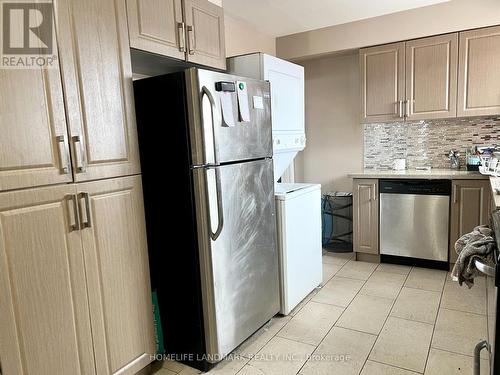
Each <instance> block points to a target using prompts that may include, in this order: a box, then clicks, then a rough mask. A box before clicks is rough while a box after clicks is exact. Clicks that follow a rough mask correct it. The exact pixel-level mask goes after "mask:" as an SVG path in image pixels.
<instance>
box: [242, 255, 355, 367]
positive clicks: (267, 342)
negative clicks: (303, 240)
mask: <svg viewBox="0 0 500 375" xmlns="http://www.w3.org/2000/svg"><path fill="white" fill-rule="evenodd" d="M350 260H352V259H349V260H347V262H345V263H344V265H343V266H342V267H340V269H339V271H337V272H336V273H335V275H336V274H337V273H338V272H340V270H341V269H342V268H343V267H344V266H345V265H346V264H347V263H348V262H349V261H350ZM335 275H333V276H332V277H331V279H333V277H335ZM331 279H330V280H331ZM330 280H329V281H330ZM325 285H326V283H325ZM323 286H324V285H323ZM323 286H322V287H321V289H322V288H323ZM311 301H312V298H311V299H310V300H309V301H307V303H305V304H304V306H302V307H301V308H300V309H299V310H298V311H297V312H296V313H295V315H297V314H298V313H299V312H300V311H301V310H302V309H303V308H304V307H305V306H306V305H307V304H308V303H309V302H311ZM337 307H340V306H337ZM295 315H294V316H292V317H291V319H289V320H288V322H286V323H285V324H284V325H283V327H281V328H280V329H279V330H278V332H276V333H275V334H274V335H273V336H272V337H271V338H270V339H269V340H268V341H266V343H265V344H264V345H263V346H262V347H261V348H260V349H259V350H258V351H257V353H255V354H259V353H260V352H261V351H262V349H264V347H265V346H266V345H267V344H269V342H270V341H271V340H272V339H273V338H275V337H280V338H283V337H281V336H278V334H279V333H280V332H281V331H282V330H283V329H284V328H285V327H286V326H287V325H288V324H289V323H290V322H291V321H292V319H293V318H294V317H295ZM339 318H340V316H339ZM339 318H337V319H336V320H335V322H334V323H333V326H332V328H333V327H334V326H335V323H336V322H337V321H338V319H339ZM330 331H331V328H330V329H329V330H328V332H327V333H326V335H325V336H324V337H323V339H322V340H321V342H322V341H323V340H324V338H325V337H326V336H327V335H328V333H329V332H330ZM292 341H295V340H292ZM296 342H299V341H296ZM321 342H320V344H321ZM299 343H301V344H304V343H302V342H299ZM320 344H318V345H316V346H315V348H314V350H313V351H312V353H311V354H313V353H314V352H315V351H316V350H317V349H318V346H319V345H320ZM308 345H311V344H308ZM312 346H314V345H312ZM250 361H251V359H250V360H249V361H248V362H247V363H246V364H245V365H244V366H243V367H242V368H241V369H240V370H238V372H236V374H235V375H238V374H239V373H240V371H241V370H243V368H244V367H245V366H246V365H248V364H249V363H250ZM306 363H307V360H306V361H305V362H304V363H303V364H302V366H301V367H300V369H299V370H298V371H297V374H298V373H299V372H300V371H301V370H302V368H303V367H304V365H305V364H306Z"/></svg>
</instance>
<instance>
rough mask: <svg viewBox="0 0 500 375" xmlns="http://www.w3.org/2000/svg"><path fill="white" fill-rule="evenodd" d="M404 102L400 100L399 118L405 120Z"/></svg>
mask: <svg viewBox="0 0 500 375" xmlns="http://www.w3.org/2000/svg"><path fill="white" fill-rule="evenodd" d="M403 116H404V115H403V101H402V100H398V117H399V118H403Z"/></svg>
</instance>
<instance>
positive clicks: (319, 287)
mask: <svg viewBox="0 0 500 375" xmlns="http://www.w3.org/2000/svg"><path fill="white" fill-rule="evenodd" d="M324 256H325V255H322V258H323V257H324ZM327 256H331V255H327ZM350 260H351V259H348V260H347V262H345V263H344V264H343V265H342V266H340V268H339V270H338V271H337V272H335V273H334V274H333V275H332V277H330V278H329V279H328V280H327V281H326V283H322V285H321V286H318V287H317V288H316V289H319V290H321V289H323V288H324V286H325V285H326V284H328V283H329V282H330V280H331V279H333V278H334V277H335V276H336V275H337V274H338V273H339V272H340V270H341V269H342V268H343V267H344V266H345V265H346V264H347V263H348V262H349V261H350ZM311 293H312V292H311ZM318 293H319V291H317V292H316V293H315V294H314V295H313V296H312V297H311V298H310V299H309V301H307V302H306V303H304V305H303V306H301V307H300V309H298V310H297V311H295V312H294V314H293V315H292V319H293V318H294V317H295V315H297V314H298V313H299V312H300V311H301V310H302V309H303V308H304V307H306V305H307V304H308V303H309V302H311V301H312V299H313V298H314V296H315V295H316V294H318ZM308 296H309V295H308ZM314 302H317V301H314ZM301 303H302V301H301ZM317 303H322V302H317ZM325 305H329V304H325ZM332 306H337V305H332ZM337 307H342V306H337ZM292 319H290V320H292ZM288 323H290V322H287V323H286V324H285V325H284V326H283V327H281V329H280V330H279V331H278V333H279V332H280V331H281V330H282V329H283V328H285V326H286V325H287V324H288ZM278 333H276V334H278Z"/></svg>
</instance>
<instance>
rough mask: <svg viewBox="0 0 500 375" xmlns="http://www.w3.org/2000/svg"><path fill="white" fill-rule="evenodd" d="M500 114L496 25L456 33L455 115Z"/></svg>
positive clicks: (498, 33)
mask: <svg viewBox="0 0 500 375" xmlns="http://www.w3.org/2000/svg"><path fill="white" fill-rule="evenodd" d="M499 113H500V26H497V27H489V28H484V29H477V30H471V31H465V32H461V33H460V58H459V75H458V116H459V117H461V116H484V115H496V114H499Z"/></svg>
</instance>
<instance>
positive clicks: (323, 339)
mask: <svg viewBox="0 0 500 375" xmlns="http://www.w3.org/2000/svg"><path fill="white" fill-rule="evenodd" d="M350 260H352V259H350ZM355 262H357V260H355ZM346 264H347V262H346ZM344 265H345V264H344ZM379 265H380V264H379ZM342 267H343V266H342ZM378 267H379V266H378V265H377V267H375V269H374V270H373V271H372V273H371V274H370V276H369V277H368V279H366V280H360V281H364V282H363V285H361V287H360V288H359V290H358V291H357V292H356V294H355V295H354V297H353V298H352V299H351V301H350V302H349V303H348V304H347V306H346V307H345V308H344V311H342V314H340V315H339V317H338V318H337V319H336V320H335V322H334V323H333V325H332V326H331V327H330V329H329V330H328V332H327V333H326V334H325V335H324V336H323V338H322V339H321V341H320V342H319V344H318V345H317V346H316V349H315V350H314V351H313V352H312V354H314V353H315V352H316V350H318V348H319V347H320V345H321V344H322V343H323V341H325V338H326V337H327V336H328V335H329V334H330V332H331V331H332V329H333V328H335V327H338V326H336V325H335V324H337V322H338V321H339V319H340V318H341V317H342V315H343V314H344V313H345V312H346V310H347V309H348V308H349V306H350V305H351V303H352V301H354V299H355V298H356V297H357V295H358V294H359V292H360V291H361V289H363V287H364V286H365V284H366V282H367V281H368V280H369V279H370V277H371V276H372V275H373V273H374V272H375V270H376V269H377V268H378ZM339 272H340V270H339ZM337 273H338V272H337ZM337 277H341V276H337ZM332 278H333V277H332ZM334 306H335V305H334ZM338 328H342V329H347V330H349V329H348V328H344V327H338ZM351 331H354V330H351ZM357 332H361V331H357ZM361 333H364V334H368V333H366V332H361ZM371 335H372V336H377V335H373V334H371ZM377 337H378V336H377ZM375 341H377V339H375ZM308 361H309V360H307V361H305V362H304V363H303V364H302V366H301V367H300V369H299V371H297V372H296V374H299V373H300V372H301V371H302V369H303V368H304V366H305V365H306V364H307V362H308ZM365 363H366V361H365ZM363 367H364V364H363V366H362V367H361V370H360V372H361V371H362V370H363Z"/></svg>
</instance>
